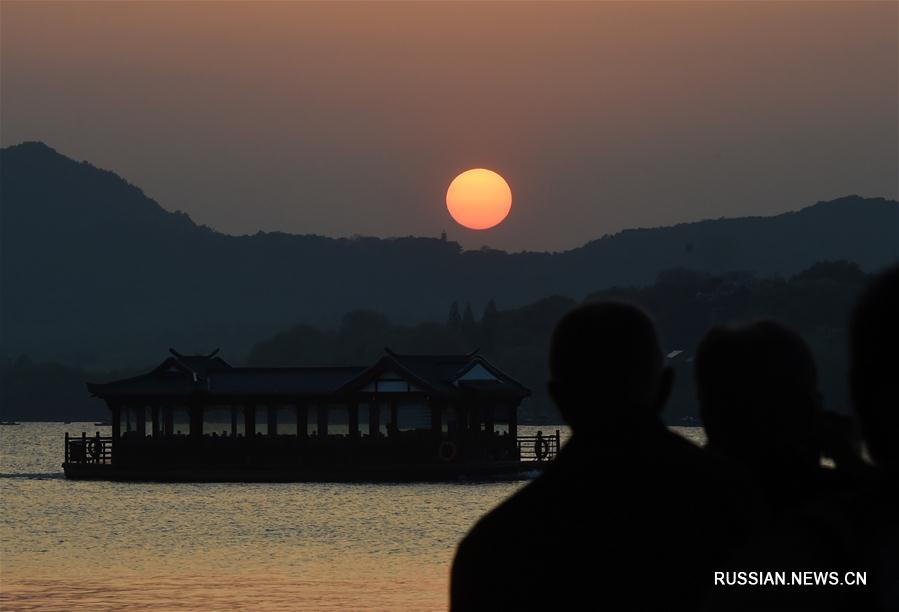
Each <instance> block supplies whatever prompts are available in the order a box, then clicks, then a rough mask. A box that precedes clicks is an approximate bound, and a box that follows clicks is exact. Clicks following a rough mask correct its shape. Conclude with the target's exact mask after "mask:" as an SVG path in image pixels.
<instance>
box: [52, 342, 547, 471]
mask: <svg viewBox="0 0 899 612" xmlns="http://www.w3.org/2000/svg"><path fill="white" fill-rule="evenodd" d="M171 353H172V355H171V357H169V358H167V359H166V360H165V361H163V362H162V363H161V364H160V365H159V366H158V367H156V368H155V369H153V370H152V371H150V372H148V373H146V374H143V375H140V376H136V377H133V378H128V379H124V380H118V381H114V382H109V383H103V384H88V389H89V391H90V392H91V393H92V394H93V395H95V396H96V397H99V398H102V399H103V400H105V402H106V404H107V406H108V407H109V409H110V412H111V423H112V433H111V435H109V436H101V435H100V434H99V432H98V433H96V435H94V436H88V435H87V434H86V433H82V434H81V436H70V435H69V434H68V433H67V434H66V441H65V462H64V463H63V468H64V470H65V474H66V476H67V477H68V478H73V479H104V480H158V481H240V482H255V481H428V480H456V479H459V478H468V479H495V478H508V477H521V476H522V475H526V474H528V473H529V472H532V471H534V470H539V469H541V468H542V466H543V465H545V463H546V461H548V460H550V459H552V458H553V457H554V456H555V454H556V452H557V451H558V449H559V445H560V439H559V432H558V431H556V432H555V434H554V435H547V436H543V434H542V433H538V435H536V436H520V435H518V408H519V406H520V403H521V401H522V400H523V399H524V398H525V397H527V396H528V395H529V394H530V391H529V390H528V389H527V388H525V387H524V386H523V385H521V384H520V383H518V382H517V381H516V380H514V379H513V378H511V377H510V376H508V375H507V374H505V373H503V372H502V371H501V370H500V369H498V368H497V367H495V366H494V365H493V364H491V363H490V362H489V361H488V360H487V359H485V358H484V357H483V356H481V355H480V354H478V352H477V351H476V352H473V353H469V354H464V355H400V354H397V353H394V352H393V351H390V350H389V349H386V350H385V354H384V355H383V356H382V357H381V358H380V359H379V360H378V361H377V362H376V363H375V364H373V365H371V366H368V367H355V366H352V367H346V366H325V367H300V368H244V367H232V366H231V365H230V364H228V363H227V362H225V361H224V360H223V359H222V358H221V357H219V356H218V355H217V351H216V352H213V353H211V354H208V355H182V354H180V353H178V352H177V351H175V350H171Z"/></svg>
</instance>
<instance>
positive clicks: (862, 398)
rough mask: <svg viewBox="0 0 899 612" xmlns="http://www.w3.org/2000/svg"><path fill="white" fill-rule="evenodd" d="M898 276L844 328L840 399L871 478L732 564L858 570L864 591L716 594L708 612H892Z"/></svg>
mask: <svg viewBox="0 0 899 612" xmlns="http://www.w3.org/2000/svg"><path fill="white" fill-rule="evenodd" d="M897 347H899V268H893V269H891V270H890V271H888V272H886V273H884V274H882V275H880V276H878V277H877V278H876V279H875V280H874V282H873V283H871V285H870V286H869V287H868V288H867V289H866V290H865V291H864V292H863V294H862V295H861V297H860V299H859V301H858V303H857V305H856V308H855V310H854V312H853V315H852V320H851V324H850V351H849V352H850V373H849V374H850V376H849V379H850V391H851V394H852V401H853V409H854V411H855V413H856V415H857V417H858V419H859V422H860V425H861V429H862V434H863V436H864V439H865V443H866V445H867V449H868V453H869V455H870V457H871V459H872V461H873V462H874V464H875V466H876V467H875V468H874V469H875V470H876V471H875V477H874V478H872V479H869V480H865V481H864V482H863V483H862V487H861V490H860V492H858V493H857V494H855V495H851V496H845V497H844V496H839V497H832V498H824V499H819V500H815V501H812V502H810V503H809V504H807V505H806V506H805V507H803V508H801V509H799V510H798V511H796V512H792V513H788V514H786V515H785V516H784V517H783V519H782V520H781V521H779V522H778V523H777V524H775V526H774V529H773V530H772V532H771V533H770V534H768V535H767V536H766V537H762V538H759V539H758V540H757V541H756V542H755V543H754V545H753V546H750V547H748V548H747V550H746V551H745V553H744V554H742V555H740V556H738V558H737V560H736V561H735V563H736V564H738V565H740V566H742V567H743V568H750V567H755V568H764V569H770V570H787V571H790V570H799V569H800V568H806V569H808V568H815V569H818V570H824V571H834V572H836V573H837V576H838V579H839V580H845V579H846V573H847V572H864V573H865V578H866V582H867V584H866V585H865V586H855V587H849V586H829V587H803V588H795V587H789V588H778V589H769V590H757V589H753V590H749V591H742V592H740V591H732V590H730V591H729V590H721V591H717V590H716V592H715V593H714V594H713V597H712V598H711V600H710V602H709V606H708V609H710V610H727V611H728V612H733V611H734V610H758V609H777V610H797V609H807V610H815V612H826V611H831V610H845V611H852V612H855V611H858V610H878V611H879V610H899V352H897Z"/></svg>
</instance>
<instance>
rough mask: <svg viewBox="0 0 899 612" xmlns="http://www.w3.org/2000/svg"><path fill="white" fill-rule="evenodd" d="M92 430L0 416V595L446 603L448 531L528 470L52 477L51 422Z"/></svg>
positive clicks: (182, 606) (429, 606)
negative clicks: (291, 477) (305, 480)
mask: <svg viewBox="0 0 899 612" xmlns="http://www.w3.org/2000/svg"><path fill="white" fill-rule="evenodd" d="M519 429H520V432H521V433H522V434H533V433H535V432H536V430H537V429H542V430H543V432H544V433H547V432H548V431H555V427H551V426H542V427H539V428H538V427H520V428H519ZM674 429H675V430H676V431H678V432H679V433H681V434H682V435H684V436H685V437H687V438H689V439H691V440H693V441H697V442H698V441H700V440H701V437H702V430H701V428H696V427H689V428H688V427H680V428H674ZM98 430H99V431H100V432H101V434H103V435H108V433H109V428H108V427H99V428H98V427H94V425H93V424H92V423H72V424H68V425H65V424H62V423H22V424H21V425H18V426H4V427H0V509H2V512H0V608H2V609H4V610H9V609H12V610H61V609H66V610H91V611H95V610H151V609H152V610H221V609H257V610H258V609H265V610H345V609H354V610H385V609H390V610H445V609H446V606H447V600H448V598H447V593H448V582H449V566H450V562H451V561H452V556H453V551H454V548H455V546H456V544H457V542H458V541H459V540H460V539H461V538H462V537H463V536H464V535H465V533H466V531H467V530H468V529H469V528H470V527H471V526H472V525H473V524H474V522H475V521H477V519H478V518H479V517H480V516H481V515H483V514H484V513H485V512H487V511H488V510H490V509H491V508H492V507H493V506H495V505H496V504H497V503H499V502H500V501H501V500H503V499H504V498H506V497H507V496H509V495H510V494H512V493H513V492H515V491H516V490H517V489H518V488H519V487H521V486H523V485H524V484H525V482H523V481H519V482H494V483H451V484H302V483H290V484H160V483H113V482H86V481H67V480H65V478H64V477H63V473H62V467H61V463H62V458H63V437H64V433H65V432H66V431H69V432H70V433H73V434H78V435H80V433H81V432H82V431H86V432H87V433H88V435H93V434H94V432H95V431H98ZM566 436H567V430H563V438H564V437H566ZM539 535H540V536H541V537H547V536H548V537H551V536H552V527H551V526H548V527H547V528H546V529H543V530H541V531H540V532H539ZM522 537H531V535H530V534H522ZM537 588H541V587H539V585H537Z"/></svg>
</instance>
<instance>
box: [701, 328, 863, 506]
mask: <svg viewBox="0 0 899 612" xmlns="http://www.w3.org/2000/svg"><path fill="white" fill-rule="evenodd" d="M695 374H696V393H697V397H698V399H699V413H700V415H701V417H702V423H703V426H704V427H705V431H706V435H707V437H708V446H707V448H708V449H709V450H711V451H712V452H716V453H718V454H720V455H724V456H726V457H728V458H730V459H732V460H733V461H735V462H738V463H740V464H741V465H743V466H745V467H746V468H748V469H749V471H750V472H751V473H752V475H753V476H754V478H755V479H756V482H757V484H758V485H759V488H760V489H761V491H762V492H763V494H764V498H765V501H766V503H767V504H768V506H769V508H770V509H771V510H772V511H773V512H774V514H775V515H777V514H779V513H781V512H783V511H784V510H786V509H791V508H796V507H799V506H801V505H803V504H805V503H807V502H809V501H811V500H814V499H817V498H819V497H822V496H826V495H831V494H835V493H836V492H838V491H840V490H843V489H845V488H849V487H851V486H852V483H853V476H852V474H853V472H852V470H851V468H854V467H855V466H854V465H850V466H849V467H850V471H849V473H848V474H844V471H839V472H837V471H835V470H831V469H823V468H822V467H821V440H820V437H819V434H818V431H819V429H820V428H819V423H822V422H823V420H824V413H823V410H822V407H821V393H820V392H819V390H818V375H817V371H816V368H815V361H814V357H813V356H812V352H811V349H809V347H808V345H807V344H806V343H805V341H804V340H803V339H802V337H801V336H800V335H799V334H797V333H796V332H794V331H792V330H790V329H787V328H786V327H784V326H782V325H780V324H778V323H774V322H771V321H761V322H757V323H752V324H749V325H745V326H742V327H733V328H727V327H715V328H713V329H711V330H710V331H709V332H708V333H707V334H706V335H705V337H704V338H703V339H702V341H701V342H700V344H699V347H698V348H697V351H696V362H695ZM829 446H830V447H833V446H835V445H834V444H833V443H831V444H829ZM847 455H848V453H847ZM845 462H851V459H850V458H849V457H848V456H843V457H842V458H841V463H845Z"/></svg>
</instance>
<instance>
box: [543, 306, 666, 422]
mask: <svg viewBox="0 0 899 612" xmlns="http://www.w3.org/2000/svg"><path fill="white" fill-rule="evenodd" d="M549 372H550V383H549V390H550V394H551V395H552V397H553V399H554V400H555V402H556V404H557V405H558V407H559V410H560V411H561V412H562V416H563V417H565V420H566V421H567V422H568V423H569V425H571V426H572V428H575V429H577V428H578V427H583V426H585V425H592V424H594V423H597V422H600V421H608V420H613V419H631V418H634V417H644V416H649V415H656V414H658V412H659V411H660V410H661V408H662V406H663V405H664V402H665V400H666V399H667V395H668V392H669V391H670V383H671V380H670V378H671V373H670V371H667V370H666V369H665V368H664V357H663V355H662V349H661V346H660V344H659V338H658V335H657V334H656V330H655V326H654V325H653V323H652V320H650V318H649V316H648V315H647V314H646V313H645V312H643V311H642V310H641V309H639V308H637V307H636V306H632V305H630V304H625V303H621V302H594V303H589V304H584V305H582V306H579V307H577V308H575V309H574V310H572V311H571V312H569V313H568V314H566V315H565V316H564V317H562V319H561V320H560V321H559V323H558V324H557V325H556V328H555V331H554V332H553V335H552V340H551V343H550V353H549Z"/></svg>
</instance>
